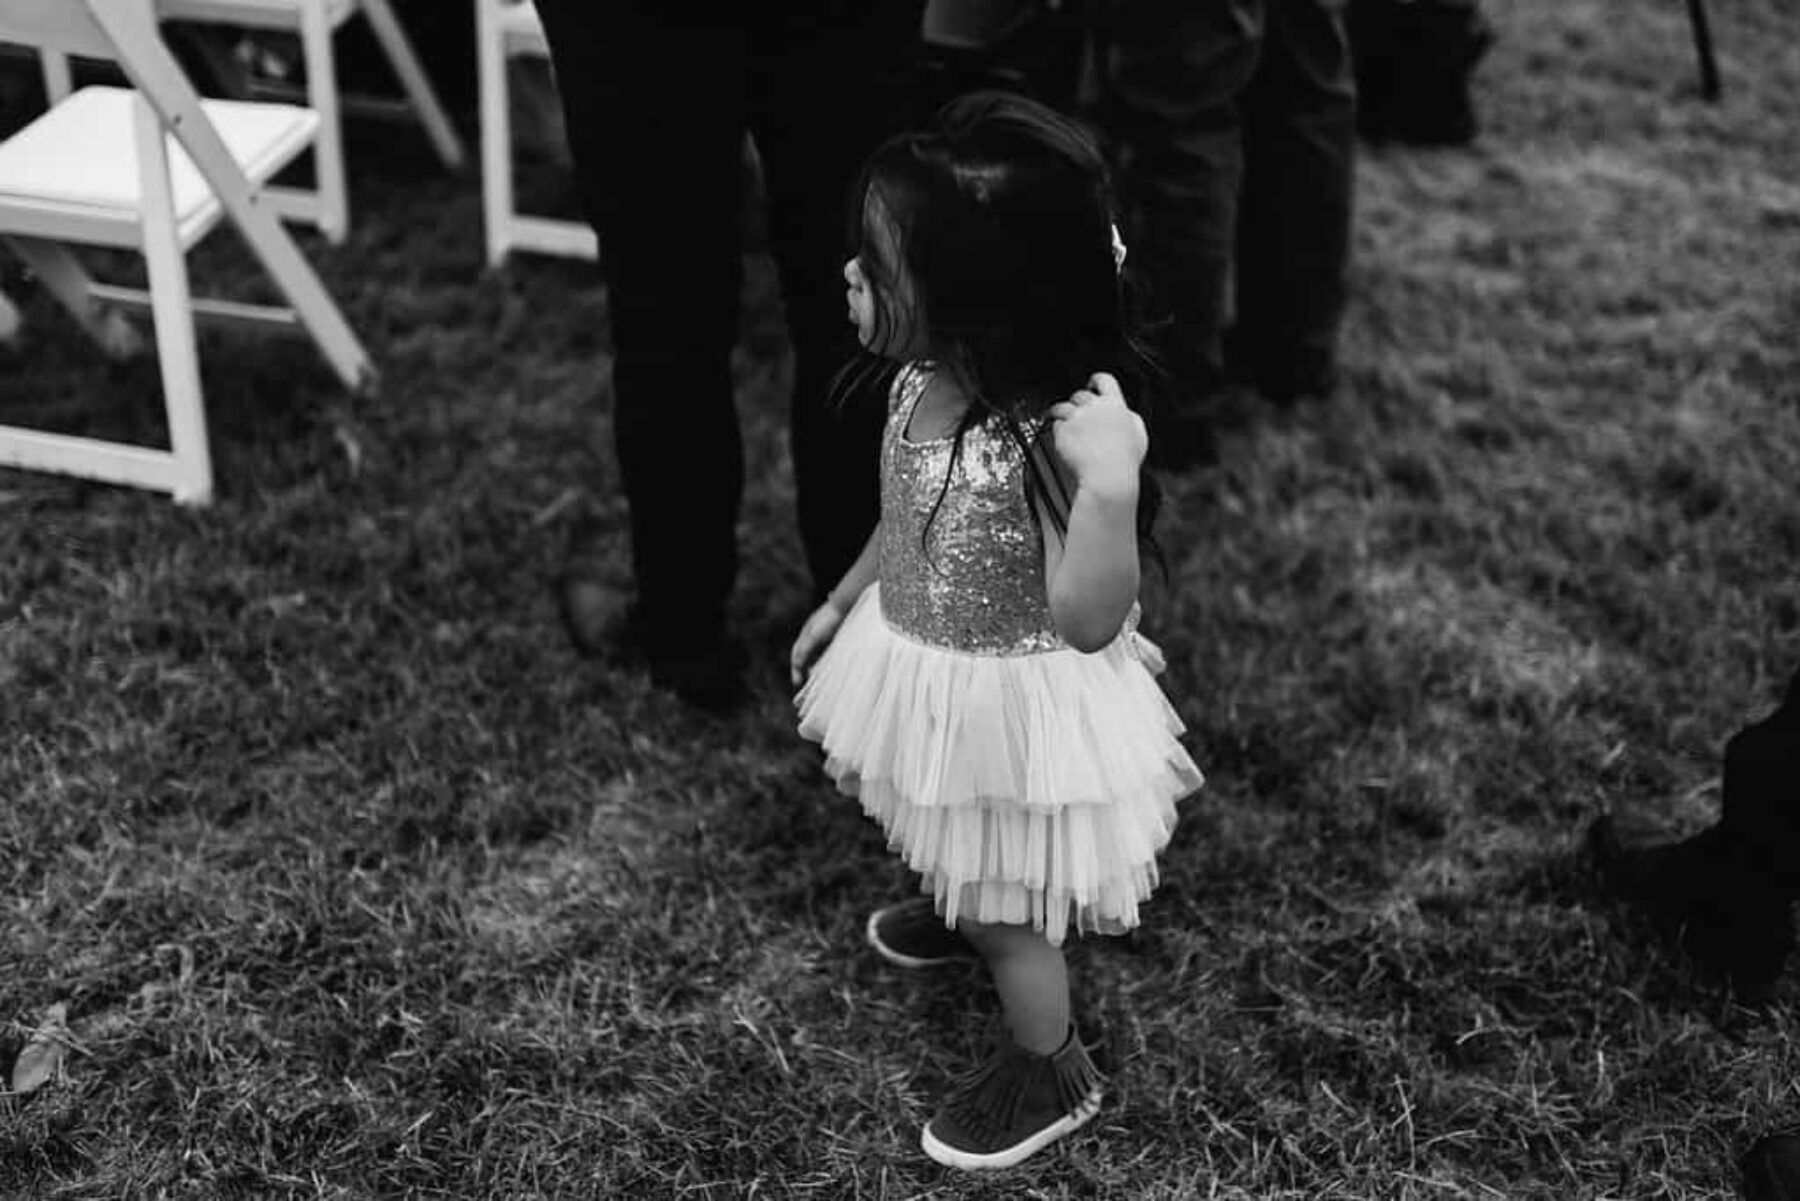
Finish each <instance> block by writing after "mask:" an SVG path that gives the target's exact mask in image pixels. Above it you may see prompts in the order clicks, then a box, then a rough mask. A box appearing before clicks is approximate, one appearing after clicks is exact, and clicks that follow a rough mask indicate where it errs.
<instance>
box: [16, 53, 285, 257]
mask: <svg viewBox="0 0 1800 1201" xmlns="http://www.w3.org/2000/svg"><path fill="white" fill-rule="evenodd" d="M135 103H136V99H135V93H134V92H132V91H131V90H129V89H126V88H113V87H86V88H82V89H81V90H80V91H78V92H75V93H74V94H73V95H71V96H69V97H68V99H66V100H64V101H63V102H62V103H61V104H59V105H57V106H56V107H55V108H53V109H51V110H49V111H48V112H46V113H44V114H43V115H42V116H40V117H38V118H37V119H36V120H35V121H33V122H31V124H29V125H27V126H26V127H25V128H24V129H22V130H20V131H19V132H18V133H16V134H14V135H13V136H12V137H11V138H9V139H7V141H6V142H5V143H4V144H0V205H7V204H9V203H10V204H14V205H17V204H21V203H23V204H30V203H45V204H50V205H55V206H62V207H66V208H68V209H70V210H75V211H77V212H79V213H80V215H81V216H82V217H84V218H86V219H87V220H89V221H109V220H110V221H117V222H120V223H123V224H125V225H127V226H130V227H135V225H136V223H137V221H138V219H139V214H140V213H141V212H142V203H143V198H142V194H141V187H142V185H141V182H140V179H139V172H138V164H137V145H136V135H135V127H134V124H133V116H132V107H133V105H134V104H135ZM201 108H202V109H203V110H204V111H205V113H206V116H207V119H208V120H209V121H211V122H212V123H213V126H214V127H215V128H216V129H217V130H218V132H219V136H220V137H221V138H222V139H223V140H224V142H225V145H226V147H227V149H229V150H230V151H231V155H232V157H233V158H234V159H236V160H237V163H238V166H239V167H240V168H241V169H242V170H243V173H244V175H245V177H246V178H248V179H249V180H250V181H251V183H252V184H261V183H264V182H266V181H267V180H268V179H269V178H270V177H271V176H273V175H274V174H275V173H276V172H277V171H279V170H281V168H282V167H284V166H286V165H287V164H288V163H289V162H291V161H292V160H293V159H294V157H295V156H296V155H298V154H299V153H300V152H301V151H303V150H305V149H306V148H307V146H308V145H310V144H311V141H312V138H313V133H314V131H315V130H316V129H317V128H318V123H319V119H318V115H317V114H315V113H314V112H312V110H310V109H305V108H298V107H295V106H293V105H288V104H259V103H248V102H243V101H235V100H203V101H201ZM169 176H170V191H171V193H172V195H173V197H174V204H175V220H176V223H177V225H178V226H179V227H180V229H181V230H182V231H183V233H184V235H186V234H190V233H194V232H198V231H202V230H203V229H204V228H206V227H207V226H208V225H209V224H210V222H211V221H212V220H213V219H214V218H216V217H217V215H218V213H219V208H220V206H219V202H218V199H217V198H216V197H215V196H214V195H213V192H212V189H211V188H209V187H208V186H207V184H206V181H205V179H203V178H202V177H201V174H200V172H199V170H198V169H197V168H196V167H195V166H194V163H193V161H192V160H191V159H190V158H189V157H188V155H187V152H186V151H185V150H183V149H182V148H181V146H180V145H179V144H178V143H177V142H176V141H175V139H174V138H173V137H170V138H169Z"/></svg>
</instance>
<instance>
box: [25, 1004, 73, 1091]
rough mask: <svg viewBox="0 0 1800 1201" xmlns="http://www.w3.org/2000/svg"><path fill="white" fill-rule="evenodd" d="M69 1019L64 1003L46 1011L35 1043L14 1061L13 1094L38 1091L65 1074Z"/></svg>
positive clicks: (33, 1036)
mask: <svg viewBox="0 0 1800 1201" xmlns="http://www.w3.org/2000/svg"><path fill="white" fill-rule="evenodd" d="M68 1016H69V1008H68V1006H66V1005H64V1004H63V1003H62V1002H61V1001H58V1002H57V1003H56V1004H54V1005H52V1006H50V1008H49V1009H47V1010H45V1011H44V1020H43V1021H42V1022H41V1023H40V1024H39V1025H38V1028H37V1029H36V1030H35V1031H34V1032H33V1033H32V1035H31V1041H30V1042H28V1043H26V1044H25V1049H24V1050H23V1051H20V1052H19V1057H18V1058H17V1059H15V1060H13V1069H12V1090H13V1092H15V1093H17V1094H19V1095H20V1096H23V1095H25V1094H26V1093H30V1092H35V1091H37V1090H38V1089H40V1088H42V1087H43V1086H44V1085H46V1084H48V1083H49V1082H50V1081H51V1080H54V1079H55V1078H56V1076H57V1074H58V1073H59V1072H61V1071H62V1062H63V1049H64V1047H65V1046H66V1044H67V1040H68V1034H69V1028H68V1025H67V1019H68Z"/></svg>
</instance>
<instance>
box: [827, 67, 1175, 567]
mask: <svg viewBox="0 0 1800 1201" xmlns="http://www.w3.org/2000/svg"><path fill="white" fill-rule="evenodd" d="M852 203H853V205H854V207H855V211H854V212H853V214H852V217H851V228H852V229H853V231H854V238H855V245H854V247H853V250H854V252H855V254H856V255H857V257H858V259H859V261H860V263H861V267H862V271H863V274H864V276H865V277H866V278H867V279H868V281H869V286H870V291H871V293H872V298H873V305H874V314H875V320H874V330H875V334H874V337H873V338H872V339H871V342H872V345H871V349H872V350H873V351H874V352H875V353H876V354H877V355H881V354H883V353H884V352H886V353H888V355H889V357H892V355H893V353H894V352H895V351H897V350H898V349H899V348H902V347H904V348H906V349H907V350H908V351H916V352H918V353H919V354H920V355H921V356H922V357H926V358H930V359H931V360H933V361H934V362H935V363H936V365H937V369H938V370H939V371H942V372H945V373H947V374H948V375H949V377H950V378H951V380H952V381H953V382H954V383H955V384H956V385H957V386H958V388H959V389H960V390H961V391H962V392H963V394H964V395H965V396H967V397H968V399H969V407H968V409H967V411H966V412H965V413H964V415H963V417H962V418H961V420H960V421H959V423H958V426H957V429H956V435H955V442H954V444H953V450H952V455H953V459H952V465H953V467H954V461H955V459H954V456H955V455H957V454H959V453H960V451H961V448H962V439H963V436H964V434H966V433H967V432H968V430H970V429H973V428H975V427H976V426H978V425H981V424H983V423H985V422H990V421H991V422H995V423H997V424H998V425H999V426H1000V427H1001V428H1002V429H1004V430H1005V431H1006V432H1007V434H1008V435H1009V436H1010V437H1011V438H1012V439H1013V440H1014V441H1015V442H1016V443H1017V445H1018V446H1019V448H1020V450H1021V451H1022V452H1024V453H1025V455H1026V464H1027V468H1028V470H1027V476H1026V479H1027V487H1028V488H1030V489H1031V490H1032V491H1033V492H1034V494H1035V495H1036V498H1037V499H1038V500H1039V501H1040V502H1041V503H1044V504H1045V507H1046V510H1047V511H1048V512H1049V513H1050V514H1052V518H1053V520H1054V521H1055V523H1056V525H1057V527H1058V528H1059V529H1061V527H1062V525H1063V514H1064V513H1066V511H1067V507H1068V502H1069V498H1068V497H1066V496H1062V495H1060V493H1061V491H1062V489H1061V488H1060V486H1058V484H1057V483H1056V481H1055V480H1053V479H1046V478H1045V473H1044V472H1042V471H1041V470H1040V469H1039V467H1038V465H1037V461H1036V456H1035V455H1033V454H1032V453H1031V447H1030V431H1032V430H1034V429H1035V428H1036V427H1037V424H1038V422H1039V419H1041V418H1042V416H1043V414H1044V413H1045V411H1046V410H1047V409H1048V408H1049V407H1050V406H1051V405H1053V404H1055V403H1057V402H1058V401H1061V400H1066V399H1067V398H1068V396H1069V395H1070V393H1072V392H1074V391H1075V390H1076V389H1078V388H1081V387H1082V386H1084V385H1085V383H1086V381H1087V379H1088V377H1089V376H1090V375H1092V374H1093V373H1094V372H1096V371H1107V372H1111V373H1112V374H1114V375H1115V376H1117V377H1118V378H1119V380H1120V384H1121V387H1122V388H1123V389H1124V391H1125V395H1126V396H1127V397H1128V398H1129V399H1130V402H1131V403H1133V404H1134V407H1137V406H1141V405H1142V403H1143V398H1142V395H1141V393H1142V390H1143V389H1144V388H1146V387H1148V386H1149V384H1150V380H1151V377H1152V376H1153V375H1154V373H1155V369H1154V367H1153V366H1152V360H1151V359H1150V358H1149V357H1148V356H1147V355H1146V354H1145V352H1144V351H1143V349H1142V347H1141V346H1140V344H1139V342H1138V340H1137V338H1136V336H1135V332H1134V328H1133V325H1132V321H1131V319H1130V317H1129V315H1128V307H1129V306H1128V301H1127V295H1126V291H1125V285H1124V283H1123V280H1122V278H1121V275H1120V272H1119V270H1118V265H1117V263H1116V262H1115V261H1114V257H1113V230H1114V223H1115V209H1114V202H1113V193H1112V187H1111V183H1110V180H1109V178H1108V175H1107V170H1106V162H1105V159H1104V158H1103V157H1102V155H1101V153H1100V150H1099V148H1098V146H1096V145H1095V143H1094V140H1093V138H1092V137H1090V136H1089V134H1088V132H1087V131H1086V130H1085V129H1084V128H1083V127H1082V126H1081V125H1079V124H1078V123H1076V122H1075V121H1073V120H1070V119H1069V118H1067V117H1064V116H1062V115H1061V114H1059V113H1057V112H1055V111H1054V110H1052V109H1050V108H1047V107H1045V106H1044V105H1042V104H1039V103H1038V102H1036V101H1033V100H1030V99H1028V98H1026V97H1023V96H1019V95H1016V94H1013V93H1010V92H999V91H984V92H975V93H971V94H969V95H966V96H963V97H960V98H958V99H956V100H953V101H951V102H950V103H949V104H947V105H946V106H945V107H944V108H943V109H941V110H940V111H939V112H938V114H937V116H936V118H935V119H934V120H933V121H932V122H931V124H930V125H929V126H927V127H926V128H924V129H922V130H919V131H916V132H912V133H906V134H901V135H899V136H897V137H895V138H892V139H890V140H889V141H887V142H886V143H884V144H883V145H882V146H881V147H880V148H879V149H877V150H876V151H875V153H874V154H873V155H872V156H870V158H869V160H868V162H867V163H866V164H865V166H864V168H863V172H862V175H861V178H860V180H859V182H858V186H857V187H856V189H855V190H854V192H853V193H852ZM871 370H872V368H870V367H865V368H864V371H865V372H868V371H871ZM948 483H949V481H948V479H946V480H945V486H946V487H947V486H948ZM939 499H940V501H941V499H942V496H941V493H940V498H939ZM1159 502H1160V492H1159V490H1158V489H1157V487H1156V483H1155V480H1154V478H1152V477H1150V476H1149V475H1148V474H1147V473H1146V474H1145V475H1144V477H1143V479H1142V482H1141V486H1140V489H1139V503H1138V515H1137V526H1138V534H1139V538H1140V541H1142V542H1144V544H1145V545H1146V546H1147V547H1148V548H1149V550H1150V552H1151V555H1152V557H1153V558H1156V559H1157V560H1158V561H1159V562H1160V556H1158V555H1157V554H1156V548H1155V544H1154V542H1152V541H1151V540H1150V530H1151V526H1152V524H1153V521H1154V518H1155V514H1156V509H1157V507H1158V505H1159Z"/></svg>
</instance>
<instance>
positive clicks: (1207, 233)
mask: <svg viewBox="0 0 1800 1201" xmlns="http://www.w3.org/2000/svg"><path fill="white" fill-rule="evenodd" d="M1264 7H1265V0H1206V2H1205V3H1194V2H1192V0H1123V2H1122V3H1121V4H1120V5H1119V9H1118V13H1117V15H1116V18H1115V20H1116V24H1115V25H1114V27H1113V29H1112V31H1111V33H1112V37H1111V53H1110V62H1109V65H1108V86H1107V96H1106V105H1105V111H1104V119H1105V124H1106V126H1107V128H1108V130H1109V133H1110V135H1111V140H1112V142H1113V151H1114V155H1115V158H1116V159H1117V161H1118V167H1119V173H1120V178H1121V184H1122V189H1123V193H1124V199H1125V201H1126V204H1127V205H1128V206H1129V208H1130V210H1131V219H1130V220H1129V221H1128V228H1127V231H1126V240H1127V242H1128V243H1129V244H1130V245H1131V256H1132V257H1131V263H1132V266H1133V267H1134V268H1135V269H1136V270H1137V271H1138V272H1139V274H1140V275H1141V277H1142V278H1143V279H1144V280H1145V281H1146V282H1147V283H1148V284H1149V288H1150V293H1151V295H1150V307H1151V310H1152V315H1153V316H1155V317H1157V318H1164V317H1166V318H1168V319H1170V320H1172V322H1173V328H1172V329H1171V330H1170V334H1169V337H1168V338H1167V339H1166V341H1167V343H1168V348H1169V351H1170V353H1171V354H1172V355H1174V356H1178V361H1177V362H1176V363H1174V364H1173V365H1174V366H1175V367H1176V368H1177V370H1178V372H1180V373H1181V374H1183V375H1186V376H1188V377H1189V380H1190V382H1195V383H1199V384H1200V385H1201V386H1202V387H1204V386H1205V385H1206V382H1207V380H1208V379H1209V378H1210V379H1214V380H1216V379H1217V377H1218V376H1219V374H1220V368H1221V366H1222V353H1223V346H1222V340H1223V336H1224V332H1225V328H1226V325H1227V322H1228V321H1229V319H1230V311H1229V310H1230V281H1231V275H1232V254H1233V234H1232V231H1233V230H1234V228H1235V227H1236V224H1237V220H1238V213H1239V201H1238V194H1239V188H1240V186H1241V184H1242V178H1243V172H1244V156H1243V148H1242V144H1241V142H1240V137H1239V134H1240V130H1239V120H1238V96H1239V94H1240V93H1242V92H1243V90H1244V89H1245V88H1246V87H1248V86H1249V83H1250V79H1251V77H1252V75H1253V74H1254V72H1255V70H1256V66H1257V60H1258V56H1259V53H1260V45H1261V42H1262V40H1263V35H1264V11H1263V10H1264Z"/></svg>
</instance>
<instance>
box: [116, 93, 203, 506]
mask: <svg viewBox="0 0 1800 1201" xmlns="http://www.w3.org/2000/svg"><path fill="white" fill-rule="evenodd" d="M133 107H134V109H135V110H136V117H137V149H138V158H139V163H140V167H139V169H140V171H141V172H142V178H143V181H144V214H143V230H144V264H145V267H146V269H147V271H148V274H149V277H150V312H151V317H152V320H153V321H154V322H155V326H156V354H157V360H158V363H159V365H160V366H161V367H162V385H163V408H164V411H165V412H166V413H167V414H168V420H169V450H170V456H171V458H172V459H173V469H174V470H173V475H172V477H171V479H170V481H169V483H170V491H171V492H173V493H174V496H175V499H176V500H177V501H178V502H180V503H183V504H193V505H203V504H206V503H207V502H208V501H210V500H211V499H212V488H213V475H212V455H211V452H210V451H209V449H208V447H207V440H206V402H205V399H204V397H203V394H202V392H201V388H200V355H199V350H198V348H197V347H196V344H195V336H194V314H193V307H192V305H191V303H190V298H191V292H190V290H189V287H188V273H187V251H186V248H185V247H183V246H182V244H181V235H180V233H179V232H178V231H177V229H176V225H175V203H174V198H173V196H172V195H171V193H170V188H169V162H168V155H167V152H166V146H167V142H166V140H165V138H164V135H163V127H162V122H161V120H160V119H159V118H158V117H157V115H156V113H155V112H154V111H153V110H152V109H151V107H150V105H149V104H148V103H147V102H146V101H145V100H144V99H143V98H142V97H141V96H140V97H139V98H138V101H137V103H136V104H135V105H134V106H133Z"/></svg>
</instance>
